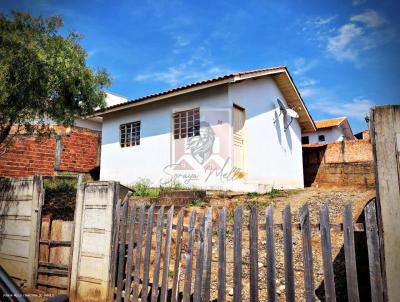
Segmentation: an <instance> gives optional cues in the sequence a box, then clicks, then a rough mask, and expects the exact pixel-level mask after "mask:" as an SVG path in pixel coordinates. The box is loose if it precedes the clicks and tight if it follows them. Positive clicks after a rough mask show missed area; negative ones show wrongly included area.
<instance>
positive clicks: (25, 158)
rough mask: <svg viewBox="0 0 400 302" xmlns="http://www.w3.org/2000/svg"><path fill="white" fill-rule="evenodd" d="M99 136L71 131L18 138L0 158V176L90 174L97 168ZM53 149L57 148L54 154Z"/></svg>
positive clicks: (76, 130) (97, 134)
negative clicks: (64, 173) (60, 173)
mask: <svg viewBox="0 0 400 302" xmlns="http://www.w3.org/2000/svg"><path fill="white" fill-rule="evenodd" d="M57 140H58V142H57ZM99 142H100V133H99V132H95V131H90V130H86V129H78V128H74V129H72V130H71V131H68V132H66V131H61V132H59V131H58V134H57V135H55V136H51V137H43V138H39V137H34V136H19V137H16V138H14V140H13V142H12V144H11V145H10V146H8V147H7V151H6V152H5V153H4V154H0V176H10V177H21V176H31V175H43V176H53V175H56V174H57V172H63V171H70V172H80V173H90V172H91V171H93V170H94V169H96V168H97V167H98V153H99V152H100V145H99ZM57 145H58V146H60V147H61V149H60V150H59V152H57Z"/></svg>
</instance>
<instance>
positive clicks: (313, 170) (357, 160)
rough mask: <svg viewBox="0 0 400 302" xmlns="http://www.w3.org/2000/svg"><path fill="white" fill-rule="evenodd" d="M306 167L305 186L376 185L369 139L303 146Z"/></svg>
mask: <svg viewBox="0 0 400 302" xmlns="http://www.w3.org/2000/svg"><path fill="white" fill-rule="evenodd" d="M303 169H304V185H305V186H306V187H309V186H319V187H321V186H322V187H343V186H351V187H366V188H372V187H374V185H375V176H374V167H373V157H372V147H371V142H370V140H358V141H344V142H333V143H326V144H315V145H304V146H303Z"/></svg>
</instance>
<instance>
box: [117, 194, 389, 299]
mask: <svg viewBox="0 0 400 302" xmlns="http://www.w3.org/2000/svg"><path fill="white" fill-rule="evenodd" d="M117 209H118V210H117V211H116V216H115V225H116V226H117V227H116V228H114V233H113V242H114V247H113V255H112V257H113V260H112V263H113V265H112V272H111V273H112V282H111V284H110V289H111V292H112V293H113V294H114V296H113V299H114V301H118V302H119V301H122V300H124V301H139V300H141V301H152V302H155V301H161V302H165V301H172V302H175V301H185V302H188V301H194V302H197V301H210V300H214V301H215V300H218V301H226V300H228V299H227V297H229V300H230V301H234V302H239V301H243V300H249V301H260V300H267V301H278V300H279V301H282V298H283V297H285V299H286V301H295V298H296V294H298V292H297V291H299V288H296V286H295V284H296V283H298V282H299V280H295V278H296V274H295V270H294V259H293V242H292V231H293V230H296V231H299V232H300V233H301V249H302V252H301V255H302V260H303V264H302V267H303V272H302V275H303V278H302V279H303V280H302V281H301V282H302V284H303V285H304V287H302V289H301V291H302V297H303V298H302V299H301V300H303V299H304V300H305V301H315V300H316V294H315V281H314V265H313V242H312V232H318V233H319V238H320V247H321V254H322V264H323V288H324V299H325V301H336V292H335V279H334V267H333V260H332V256H333V255H332V245H331V231H335V232H342V235H343V242H344V244H343V247H344V255H345V270H346V273H345V275H346V276H345V278H346V281H345V283H346V285H347V300H348V301H350V302H352V301H360V295H359V281H358V280H357V266H356V253H355V240H354V232H364V231H365V232H366V238H367V247H368V262H369V273H370V276H369V279H370V283H371V285H372V286H371V293H370V299H371V301H383V285H382V276H381V265H380V258H379V257H380V254H379V237H378V228H377V217H376V210H375V202H374V201H371V202H370V203H369V204H368V205H367V206H366V207H365V209H364V215H365V224H364V223H353V217H352V206H351V204H347V205H345V206H344V208H343V216H342V218H343V222H342V223H339V224H332V223H330V219H329V210H328V206H327V205H324V206H322V207H321V208H320V209H319V223H318V224H313V223H311V221H310V211H309V207H308V204H307V203H306V204H304V205H303V206H302V207H301V208H300V210H299V213H296V214H298V218H299V223H292V220H293V219H292V218H293V217H292V212H291V207H290V205H287V206H285V208H284V209H283V211H282V223H280V224H277V223H275V222H274V211H275V210H274V207H273V206H272V205H271V206H269V207H268V208H266V209H265V210H262V212H261V209H259V208H258V207H257V206H252V207H250V208H249V211H248V212H247V210H246V209H244V208H243V207H237V208H235V209H233V210H232V211H230V212H228V211H227V209H226V208H225V207H224V208H218V209H212V208H211V207H210V208H207V209H206V210H205V211H204V213H202V215H198V213H196V211H190V209H189V211H188V209H181V210H179V211H178V210H174V207H173V206H171V207H169V209H168V211H167V208H166V207H163V206H162V207H156V206H155V205H154V204H153V205H151V206H149V207H147V206H144V205H143V206H138V207H136V206H132V207H130V206H129V205H128V202H127V200H125V201H123V202H119V203H118V204H117ZM264 211H265V220H264V218H263V219H262V220H261V221H262V223H260V217H264V213H263V212H264ZM165 212H167V213H166V215H165ZM185 213H186V214H187V215H185ZM216 214H217V215H216ZM261 214H262V216H261ZM196 216H199V217H196ZM185 221H186V222H185ZM278 232H280V233H279V234H280V235H279V236H281V238H282V240H283V255H284V257H283V262H284V263H283V264H284V265H283V266H284V286H285V288H284V296H283V293H282V296H278V295H277V291H278V289H277V269H276V267H277V259H276V253H277V250H276V236H277V234H278ZM261 233H262V234H264V235H263V238H259V237H260V234H261ZM244 236H248V241H249V243H248V245H247V244H246V246H243V245H242V243H243V239H244V238H245V237H244ZM227 237H232V241H229V240H228V239H227ZM245 239H247V238H245ZM260 239H265V241H264V244H263V245H261V244H260ZM171 242H173V245H174V246H172V244H171ZM213 248H214V250H215V251H214V250H213ZM216 249H217V251H216ZM230 249H231V250H230ZM262 249H264V251H265V254H266V259H265V260H266V265H265V272H266V277H265V279H264V280H265V281H266V282H264V283H266V284H264V285H263V286H260V285H261V283H260V280H262V279H260V272H259V268H260V267H259V260H260V259H259V252H260V251H262ZM264 251H263V252H264ZM244 253H246V255H247V256H246V257H247V258H246V259H244ZM227 254H229V255H231V256H232V255H233V261H231V262H229V261H227ZM314 257H315V256H314ZM231 258H232V257H231ZM314 260H315V258H314ZM212 262H213V263H214V267H215V266H216V267H217V270H215V274H213V276H212V267H211V266H212ZM161 263H162V266H161ZM194 264H195V266H194ZM245 264H246V265H247V268H248V269H246V270H244V268H243V266H244V265H245ZM229 270H230V271H229ZM263 271H264V269H263ZM227 273H229V274H227ZM227 275H229V276H230V278H231V279H232V280H229V284H232V287H233V288H231V289H229V291H230V292H229V291H228V289H227V283H228V276H227ZM244 278H246V279H247V280H248V288H246V290H248V292H247V293H246V295H247V296H246V297H245V296H244V290H245V288H244V286H243V280H244ZM212 279H213V280H214V282H216V284H215V283H214V292H213V293H211V284H212ZM215 280H216V281H215ZM246 284H247V283H246ZM232 289H233V291H232ZM260 293H261V294H262V295H263V296H262V297H261V296H260ZM297 300H299V299H298V298H297Z"/></svg>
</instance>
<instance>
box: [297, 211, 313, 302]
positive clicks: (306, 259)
mask: <svg viewBox="0 0 400 302" xmlns="http://www.w3.org/2000/svg"><path fill="white" fill-rule="evenodd" d="M299 220H300V228H301V239H302V246H303V250H302V252H303V268H304V297H305V300H306V302H313V301H315V294H314V286H315V285H314V267H313V258H312V244H311V229H310V212H309V209H308V203H305V204H303V206H302V207H301V208H300V210H299Z"/></svg>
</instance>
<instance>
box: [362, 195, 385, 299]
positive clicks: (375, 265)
mask: <svg viewBox="0 0 400 302" xmlns="http://www.w3.org/2000/svg"><path fill="white" fill-rule="evenodd" d="M364 214H365V226H366V234H367V246H368V263H369V278H370V283H371V301H372V302H378V301H383V283H382V271H381V263H380V253H379V237H378V225H377V220H376V208H375V202H374V201H372V202H370V203H369V204H368V205H367V206H366V207H365V209H364Z"/></svg>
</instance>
